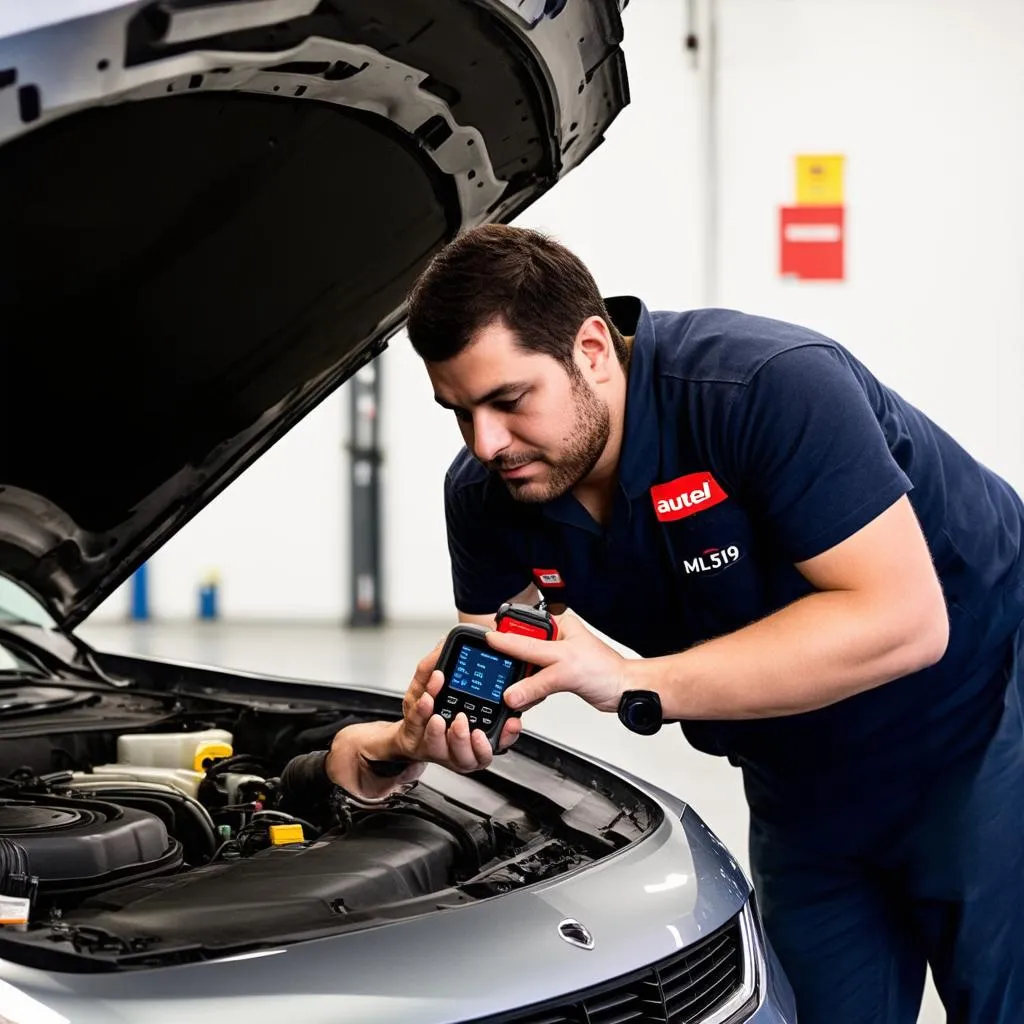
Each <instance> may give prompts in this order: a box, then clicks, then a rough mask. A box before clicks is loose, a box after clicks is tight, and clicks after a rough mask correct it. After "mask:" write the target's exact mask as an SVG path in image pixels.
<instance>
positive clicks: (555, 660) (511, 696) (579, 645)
mask: <svg viewBox="0 0 1024 1024" xmlns="http://www.w3.org/2000/svg"><path fill="white" fill-rule="evenodd" d="M558 634H559V637H558V639H557V640H537V639H534V638H533V637H528V636H519V635H518V634H516V633H498V632H490V633H488V634H487V642H488V643H489V644H490V645H491V647H493V648H494V650H496V651H501V652H502V653H503V654H507V655H509V656H510V657H513V658H519V659H520V660H522V661H526V662H529V663H530V664H531V665H537V666H539V667H540V670H539V671H537V672H534V674H533V675H532V676H530V677H529V678H527V679H523V680H522V681H521V682H518V683H516V684H515V685H514V686H510V687H509V688H508V689H507V690H506V691H505V703H506V704H508V706H509V707H510V708H512V709H513V710H515V711H522V710H525V709H526V708H529V707H532V706H533V705H534V704H537V703H538V702H539V701H542V700H543V699H544V698H545V697H548V696H550V695H551V694H552V693H560V692H565V693H575V694H577V695H578V696H580V697H582V698H583V699H584V700H585V701H586V702H587V703H588V704H591V705H593V707H595V708H597V710H598V711H615V710H617V709H618V706H619V698H620V697H621V696H622V693H623V691H624V690H627V689H629V687H628V685H627V683H626V668H627V665H628V662H627V660H626V659H625V658H623V657H622V655H621V654H619V653H618V652H617V651H613V650H612V649H611V648H610V647H609V646H608V645H607V644H606V643H604V642H603V641H602V640H600V639H598V638H597V637H596V636H594V634H593V633H591V632H590V630H589V629H587V628H586V626H584V625H583V623H582V622H580V620H579V619H577V618H576V617H575V616H573V615H571V614H567V615H564V616H561V617H560V618H559V620H558Z"/></svg>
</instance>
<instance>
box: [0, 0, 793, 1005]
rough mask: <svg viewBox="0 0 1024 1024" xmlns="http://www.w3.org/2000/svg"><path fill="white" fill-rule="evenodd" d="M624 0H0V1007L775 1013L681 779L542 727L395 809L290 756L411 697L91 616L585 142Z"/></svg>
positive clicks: (623, 99) (583, 149)
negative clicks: (462, 245) (303, 767)
mask: <svg viewBox="0 0 1024 1024" xmlns="http://www.w3.org/2000/svg"><path fill="white" fill-rule="evenodd" d="M621 6H622V4H620V3H619V2H616V0H569V2H565V0H476V2H456V0H322V2H318V0H249V2H245V0H219V2H218V0H157V2H146V0H132V2H124V0H47V2H46V3H43V4H13V3H9V4H5V5H3V7H2V8H0V245H2V246H3V249H4V252H5V255H6V259H5V261H4V269H3V273H2V275H0V342H2V354H0V367H2V373H0V380H2V382H3V399H2V401H0V436H3V438H4V445H3V449H2V454H0V574H2V577H3V580H0V583H3V588H2V590H0V675H2V676H3V679H2V681H0V685H2V687H3V689H2V690H0V920H3V921H4V922H6V923H4V924H2V925H0V1022H2V1024H10V1022H14V1024H51V1022H53V1024H62V1022H74V1024H122V1022H124V1024H128V1022H131V1024H143V1022H145V1024H164V1022H166V1024H182V1022H184V1021H190V1020H215V1019H216V1020H222V1021H245V1022H247V1024H270V1022H274V1024H277V1022H279V1021H280V1020H281V1019H282V1018H283V1017H285V1016H287V1018H288V1019H290V1020H294V1021H295V1022H297V1024H298V1022H301V1024H335V1022H338V1021H353V1022H358V1024H378V1022H379V1024H384V1022H387V1024H420V1022H422V1024H443V1022H456V1021H458V1022H469V1021H474V1022H484V1021H486V1022H490V1024H496V1022H499V1021H515V1022H521V1024H556V1022H558V1024H561V1022H575V1024H583V1022H587V1024H613V1022H615V1024H617V1022H645V1021H646V1022H655V1021H658V1022H672V1024H682V1022H701V1024H726V1022H729V1024H735V1022H740V1021H747V1022H756V1024H790V1022H793V1021H795V1020H796V1017H795V1013H794V1010H793V1002H792V995H791V992H790V989H789V987H788V985H787V983H786V981H785V979H784V977H783V975H782V973H781V971H780V969H779V966H778V964H777V962H776V960H775V959H774V957H773V955H772V953H771V950H770V948H769V946H768V944H767V943H766V941H765V937H764V934H763V932H762V927H761V923H760V918H759V916H758V911H757V907H756V903H755V901H754V898H753V895H752V892H751V887H750V885H749V883H748V881H747V879H746V878H745V877H744V875H743V873H742V872H741V870H740V869H739V867H738V866H737V864H736V862H735V861H734V859H733V858H732V856H730V854H729V852H728V851H727V850H725V849H724V848H723V847H722V845H721V844H720V843H719V842H718V840H717V839H716V838H715V836H714V835H712V834H711V833H710V832H709V830H708V829H707V827H706V826H705V825H704V823H703V822H702V821H701V819H700V818H699V817H698V815H697V814H696V813H695V812H694V811H693V809H692V808H690V807H688V806H687V805H686V804H685V803H684V802H683V801H681V800H679V799H677V798H676V797H674V796H671V795H669V794H668V793H665V792H663V791H660V790H658V789H656V788H654V787H652V786H650V785H647V784H646V783H644V782H642V781H641V780H639V779H636V778H633V777H631V776H629V775H628V774H626V773H625V772H623V771H621V770H619V769H617V768H615V767H613V766H610V765H607V764H603V763H599V762H597V761H595V760H593V759H591V758H586V757H582V756H580V755H579V754H577V753H575V752H573V751H572V750H569V749H566V748H565V747H561V746H558V745H556V744H554V743H551V742H543V741H541V740H539V739H537V738H536V737H532V736H530V735H529V734H526V735H524V736H523V738H522V739H521V740H520V741H519V743H518V744H517V745H516V747H515V748H514V749H513V750H512V751H511V752H509V753H507V754H505V755H504V756H501V757H499V758H496V759H495V762H494V764H493V766H492V767H491V768H489V769H488V770H486V771H483V772H480V773H477V774H474V775H472V776H461V775H456V774H453V773H449V772H446V771H444V770H442V769H440V768H437V767H431V768H429V769H428V770H427V772H426V773H425V774H424V775H423V777H422V779H421V780H420V781H419V782H418V783H417V784H415V785H414V786H412V787H411V788H407V789H405V790H404V791H403V792H401V793H400V794H398V795H396V796H394V797H391V798H389V799H388V800H386V801H384V802H383V803H368V802H363V801H359V800H356V799H353V798H351V797H350V796H348V795H346V794H345V793H343V792H341V791H340V790H332V791H330V792H327V793H319V794H313V793H309V792H306V793H303V792H300V791H296V790H295V788H294V787H290V786H289V783H288V773H287V771H286V767H287V766H288V765H289V764H290V763H291V762H292V759H293V758H296V757H299V756H301V755H304V754H306V753H308V752H309V751H311V750H317V749H323V748H325V747H326V746H327V745H328V744H329V742H330V739H331V737H332V736H333V735H334V733H335V732H336V731H337V730H338V729H340V728H343V727H345V726H346V725H348V724H351V723H353V722H357V721H361V720H366V719H379V718H394V717H397V716H398V715H399V714H400V713H401V708H400V701H399V699H398V697H396V696H395V695H393V694H389V693H384V692H377V691H374V690H371V689H366V688H356V687H334V686H325V685H315V684H313V683H307V682H303V681H296V680H284V679H274V678H264V677H262V676H259V675H253V674H243V673H238V672H227V671H221V670H218V669H215V668H201V667H194V666H184V665H178V664H174V663H171V662H167V661H161V660H155V659H144V658H137V657H128V656H124V655H115V654H110V653H104V652H101V651H98V650H95V649H92V648H91V647H89V646H88V645H87V644H86V643H85V642H83V641H82V640H81V639H80V638H79V637H77V636H76V633H75V628H76V627H77V626H78V625H79V624H80V623H81V622H82V621H83V620H84V619H85V618H86V616H88V614H89V613H90V612H91V611H92V610H93V609H94V608H95V607H96V606H97V605H98V604H99V603H100V602H101V601H103V599H104V598H105V597H107V596H108V595H109V594H110V593H111V592H112V591H113V590H114V589H115V588H116V587H117V586H118V585H119V584H120V583H122V582H123V581H125V580H126V579H127V578H128V577H129V576H130V574H131V573H132V572H133V571H134V570H135V569H136V568H137V567H138V566H140V565H141V564H142V563H143V562H144V561H145V560H146V559H147V558H148V557H149V555H151V554H152V553H153V552H154V551H155V550H156V549H157V548H158V547H159V546H160V545H161V544H162V543H163V542H165V541H166V540H167V538H168V537H170V536H171V535H172V534H174V533H175V532H176V531H177V530H178V529H179V528H180V527H181V526H182V525H183V524H184V523H186V522H187V521H188V520H189V519H190V518H191V517H193V516H194V515H195V514H196V513H197V512H198V511H199V510H200V509H201V508H202V507H203V506H204V505H205V504H206V503H207V502H209V501H210V500H211V498H213V497H214V496H215V495H216V494H217V493H218V492H219V491H220V490H221V489H222V488H223V487H225V486H226V485H227V484H228V483H229V482H230V481H231V480H233V479H234V478H235V477H236V476H237V475H238V474H239V473H240V472H242V470H243V469H244V468H245V467H246V466H247V465H249V464H250V463H251V462H252V461H253V460H254V459H256V458H257V457H259V455H260V454H261V453H262V452H264V451H265V450H266V449H267V448H269V447H270V446H271V445H272V444H273V443H274V442H275V441H276V440H277V439H278V438H280V437H281V436H282V435H283V434H284V433H285V432H286V431H287V430H289V428H290V427H292V426H293V425H294V424H295V423H296V422H297V421H298V420H299V419H301V418H302V417H303V416H304V415H305V414H306V413H307V412H309V411H310V410H311V409H312V408H313V407H314V406H315V405H316V404H317V403H318V402H319V401H320V400H322V399H323V398H324V397H325V396H327V395H328V394H330V393H331V392H332V391H333V390H334V389H336V388H337V387H338V386H339V385H340V384H341V383H342V382H343V381H345V380H346V379H347V378H349V377H350V376H351V375H352V374H353V373H354V372H355V371H356V370H357V369H358V368H359V367H360V366H362V365H364V364H365V363H366V362H367V361H369V360H370V359H372V358H373V357H374V356H375V355H376V354H377V353H379V352H380V351H381V349H382V348H383V346H384V345H385V343H386V341H387V339H388V338H389V337H390V336H391V335H392V334H394V332H395V331H397V330H398V329H399V327H400V326H401V324H402V322H403V317H404V308H403V302H404V296H405V295H406V292H407V290H408V288H409V286H410V285H411V283H412V281H413V280H414V278H415V276H416V274H417V273H418V272H419V271H420V270H421V269H422V268H423V267H424V266H425V264H426V262H427V260H428V259H429V258H430V256H431V254H432V253H434V252H435V251H436V250H437V249H438V247H439V246H441V245H442V244H444V243H445V242H446V241H447V240H449V239H451V238H452V237H453V236H454V235H456V234H457V233H458V232H459V231H460V230H462V229H464V228H466V227H468V226H470V225H475V224H479V223H481V222H484V221H488V220H495V221H508V220H509V219H511V218H513V217H514V216H515V215H516V214H517V213H519V212H520V211H521V210H523V209H524V208H525V207H527V206H528V205H529V204H530V203H531V202H532V201H533V200H535V199H536V198H537V197H538V196H540V195H541V194H542V193H543V192H544V191H546V190H547V189H548V188H550V187H552V186H553V185H555V184H556V183H557V182H558V181H559V179H560V178H562V177H563V176H564V175H565V174H566V173H567V172H568V171H570V170H571V169H572V168H573V167H575V166H576V165H577V164H578V163H579V162H580V161H581V160H583V159H584V158H585V157H586V156H587V154H588V153H590V152H591V151H592V150H593V149H594V147H595V146H596V145H598V143H599V142H600V141H601V139H602V136H603V133H604V132H605V130H606V128H607V127H608V125H609V124H610V122H611V121H612V120H613V119H614V117H615V116H616V115H617V114H618V112H619V111H620V110H621V109H622V107H623V106H624V105H625V104H626V103H627V101H628V93H627V81H626V71H625V67H624V62H623V57H622V53H621V50H620V48H619V43H620V40H621V36H622V15H623V12H622V11H621V9H620V8H621ZM625 17H626V20H627V21H628V13H627V14H626V15H625ZM281 528H282V530H285V529H289V528H292V526H291V524H282V526H281Z"/></svg>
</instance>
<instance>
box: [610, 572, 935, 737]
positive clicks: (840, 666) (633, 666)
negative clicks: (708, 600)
mask: <svg viewBox="0 0 1024 1024" xmlns="http://www.w3.org/2000/svg"><path fill="white" fill-rule="evenodd" d="M945 646H946V630H945V623H944V622H940V621H937V616H936V615H935V612H934V608H930V609H929V608H925V609H923V610H922V611H921V613H920V614H919V615H915V614H914V613H913V612H912V611H908V610H907V609H906V608H898V609H896V608H893V607H885V606H883V605H880V604H879V603H878V602H877V601H875V602H871V601H868V600H865V597H864V595H861V594H857V593H855V592H851V591H826V592H819V593H814V594H810V595H808V596H807V597H805V598H802V599H801V600H799V601H796V602H795V603H793V604H792V605H789V606H788V607H786V608H783V609H782V610H780V611H778V612H776V613H775V614H773V615H771V616H768V617H767V618H765V619H762V620H760V621H758V622H755V623H752V624H751V625H749V626H746V627H744V628H743V629H740V630H738V631H736V632H735V633H730V634H728V635H726V636H721V637H718V638H716V639H714V640H709V641H707V642H706V643H703V644H699V645H697V646H696V647H693V648H690V649H689V650H686V651H683V652H681V653H679V654H673V655H668V656H665V657H661V658H648V659H643V660H640V661H632V662H630V663H629V665H628V669H627V672H628V685H629V687H630V688H631V689H649V690H656V691H658V693H659V695H660V697H661V702H662V709H663V712H664V716H665V718H666V719H669V720H672V719H743V718H771V717H776V716H779V715H789V714H797V713H800V712H803V711H812V710H815V709H817V708H821V707H825V706H827V705H829V704H833V703H835V702H837V701H839V700H842V699H844V698H846V697H849V696H852V695H853V694H856V693H860V692H862V691H864V690H868V689H871V688H873V687H875V686H879V685H881V684H883V683H886V682H889V681H891V680H893V679H897V678H899V677H901V676H904V675H908V674H909V673H911V672H914V671H917V670H919V669H921V668H925V667H926V666H928V665H930V664H933V663H934V662H935V661H937V660H938V659H939V658H940V657H941V656H942V652H943V651H944V650H945Z"/></svg>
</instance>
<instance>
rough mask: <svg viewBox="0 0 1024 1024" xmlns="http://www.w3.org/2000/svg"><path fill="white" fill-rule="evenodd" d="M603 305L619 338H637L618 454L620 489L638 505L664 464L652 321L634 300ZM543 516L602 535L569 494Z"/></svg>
mask: <svg viewBox="0 0 1024 1024" xmlns="http://www.w3.org/2000/svg"><path fill="white" fill-rule="evenodd" d="M604 301H605V307H606V308H607V310H608V316H609V318H610V319H611V321H612V323H613V324H614V325H615V326H616V328H617V329H618V331H619V333H620V334H622V335H623V336H625V337H629V336H632V337H633V344H632V347H631V349H630V356H629V368H628V374H627V378H626V423H625V431H624V436H623V439H622V451H621V452H620V454H619V486H620V487H621V488H622V490H623V492H624V493H625V495H626V497H627V498H628V499H629V500H630V501H634V500H635V499H637V498H639V497H640V496H641V495H642V494H643V493H644V492H645V491H646V490H648V488H650V487H651V486H652V485H653V484H654V482H655V480H657V477H658V466H659V463H660V461H661V436H660V432H659V427H658V410H657V404H656V401H655V395H654V321H653V320H652V318H651V314H650V311H649V310H648V309H647V307H646V306H645V305H644V304H643V302H641V301H640V299H638V298H635V297H634V296H632V295H618V296H614V297H612V298H608V299H605V300H604ZM543 511H544V515H545V516H546V517H547V518H550V519H555V520H557V521H560V522H564V523H568V524H570V525H572V526H580V527H583V528H585V529H588V530H590V531H592V532H596V531H598V530H599V528H598V527H597V526H596V524H595V523H594V521H593V520H592V519H591V518H590V516H589V515H588V514H587V512H586V511H585V510H584V508H583V506H582V505H580V504H579V502H578V501H577V500H576V498H575V497H574V496H573V494H572V492H571V491H570V492H568V493H566V494H563V495H562V496H561V497H559V498H556V499H555V500H554V501H551V502H547V503H545V504H544V506H543Z"/></svg>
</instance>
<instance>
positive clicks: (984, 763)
mask: <svg viewBox="0 0 1024 1024" xmlns="http://www.w3.org/2000/svg"><path fill="white" fill-rule="evenodd" d="M1007 675H1008V677H1009V678H1008V685H1007V688H1006V694H1005V702H1004V705H1003V707H1002V710H1001V718H1000V720H999V722H998V725H997V728H996V732H995V734H994V736H993V737H992V739H991V741H990V742H988V744H987V745H986V746H985V747H984V748H983V749H982V750H979V751H978V752H977V753H976V754H975V755H973V756H972V757H970V758H967V759H966V760H965V761H964V762H962V763H960V764H958V765H956V766H955V767H953V768H949V769H946V770H943V769H941V768H939V767H937V768H936V771H935V773H934V776H933V778H932V779H931V780H930V781H929V783H928V784H927V785H925V786H922V787H920V788H918V789H917V790H916V791H915V792H914V793H913V794H912V795H908V796H907V798H906V799H904V800H903V801H902V802H901V801H900V800H899V799H892V800H887V801H886V802H885V804H884V806H882V805H880V806H878V807H877V814H875V815H874V816H868V817H865V816H863V810H864V808H863V807H861V808H858V809H857V814H856V815H855V816H853V817H852V818H851V820H850V821H848V822H847V828H848V829H849V831H848V832H847V833H846V834H845V836H844V837H843V838H842V841H839V840H838V839H837V837H839V836H842V827H841V820H840V817H833V818H832V819H831V820H830V821H826V822H825V827H823V828H821V829H816V828H815V827H813V825H814V823H806V822H805V824H804V827H795V826H793V825H788V826H782V825H780V824H779V823H778V822H769V821H766V820H764V819H763V818H761V817H759V816H758V815H757V813H756V810H755V809H754V807H753V805H752V811H751V832H750V853H751V864H752V869H753V875H754V886H755V890H756V892H757V896H758V900H759V903H760V906H761V910H762V913H763V915H764V921H765V929H766V931H767V934H768V938H769V941H770V942H771V944H772V946H773V947H774V949H775V952H776V953H777V955H778V957H779V960H780V961H781V963H782V966H783V968H784V969H785V971H786V974H787V976H788V977H789V981H790V983H791V984H792V986H793V990H794V993H795V996H796V1004H797V1012H798V1014H799V1022H800V1024H915V1022H916V1021H917V1017H918V1012H919V1009H920V1004H921V998H922V994H923V990H924V982H925V972H926V966H930V967H931V970H932V973H933V976H934V979H935V985H936V988H937V990H938V993H939V996H940V998H941V1000H942V1002H943V1005H944V1006H945V1009H946V1013H947V1015H948V1016H947V1019H948V1021H949V1024H1022V1022H1024V711H1022V705H1024V701H1022V690H1024V682H1022V676H1024V671H1022V666H1021V664H1020V659H1019V657H1018V658H1017V659H1015V660H1014V662H1013V664H1012V666H1011V667H1010V669H1009V670H1008V672H1007ZM748 792H749V791H748ZM833 813H834V814H836V815H840V816H841V814H842V808H841V807H839V808H833ZM827 817H828V815H827V814H826V818H827ZM869 818H870V823H869ZM858 822H860V823H861V824H858ZM861 838H863V841H860V839H861Z"/></svg>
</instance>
